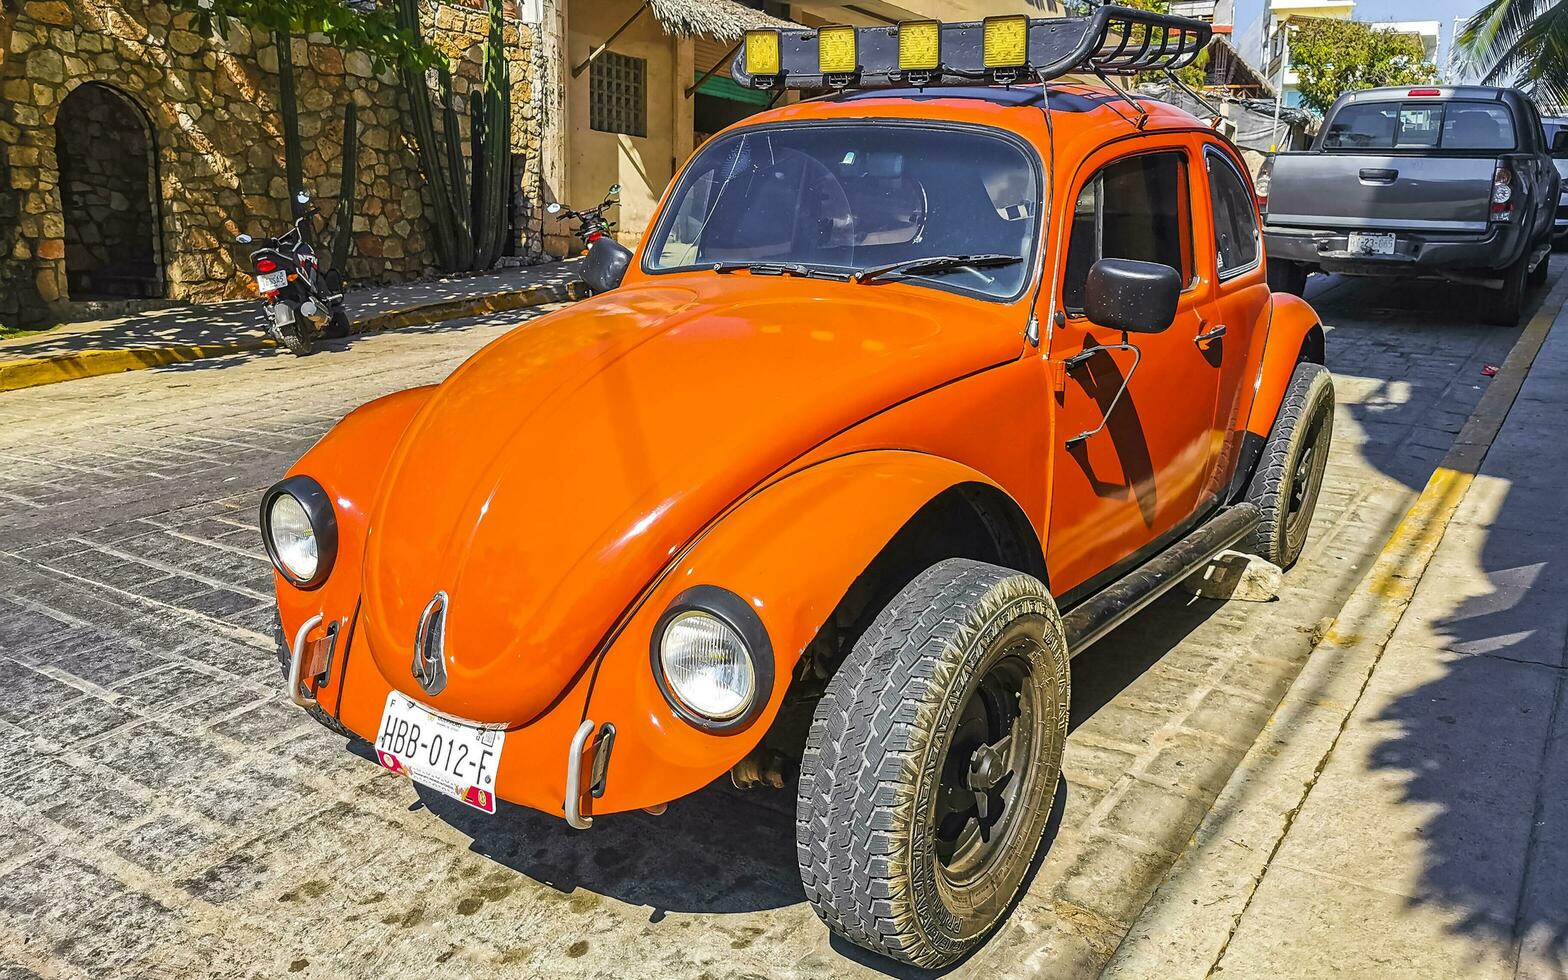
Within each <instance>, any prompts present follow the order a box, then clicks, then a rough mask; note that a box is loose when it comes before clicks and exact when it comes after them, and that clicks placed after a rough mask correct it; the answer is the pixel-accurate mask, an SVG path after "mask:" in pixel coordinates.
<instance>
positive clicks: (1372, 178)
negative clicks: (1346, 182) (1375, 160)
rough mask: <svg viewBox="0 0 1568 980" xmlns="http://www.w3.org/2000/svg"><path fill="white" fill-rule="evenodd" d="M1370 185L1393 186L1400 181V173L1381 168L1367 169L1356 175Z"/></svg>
mask: <svg viewBox="0 0 1568 980" xmlns="http://www.w3.org/2000/svg"><path fill="white" fill-rule="evenodd" d="M1356 176H1357V177H1360V178H1361V179H1362V180H1364V181H1366V182H1367V183H1369V184H1392V183H1393V182H1394V181H1395V180H1397V179H1399V171H1397V170H1387V169H1383V168H1381V167H1366V168H1363V169H1362V170H1361V171H1360V172H1359V173H1357V174H1356Z"/></svg>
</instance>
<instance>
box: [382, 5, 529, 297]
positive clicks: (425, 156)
mask: <svg viewBox="0 0 1568 980" xmlns="http://www.w3.org/2000/svg"><path fill="white" fill-rule="evenodd" d="M486 7H487V10H488V12H489V25H488V30H487V32H486V37H485V46H484V87H483V88H482V89H481V90H480V91H479V92H476V93H474V94H473V95H472V96H471V104H470V108H471V111H472V129H471V135H472V139H471V144H470V145H471V147H472V152H471V154H470V161H469V166H466V167H465V166H464V161H463V150H462V145H461V139H462V137H461V130H460V129H459V128H458V117H457V109H456V106H455V105H454V103H453V96H452V75H451V73H450V72H449V71H448V70H447V69H445V68H441V69H438V70H437V72H436V77H437V84H438V85H439V88H440V91H439V93H438V95H439V98H440V103H441V116H442V119H441V122H442V125H441V130H440V132H439V133H438V132H437V130H436V125H435V112H434V109H433V108H432V102H433V101H434V99H433V98H432V95H431V92H430V86H429V83H428V82H427V80H426V78H425V76H424V75H422V74H416V73H415V72H412V71H409V70H407V69H402V70H401V71H400V77H401V81H402V84H403V90H404V92H405V93H406V94H407V95H408V102H409V108H410V111H411V113H412V118H413V121H414V139H415V142H416V143H417V144H418V149H419V164H420V169H421V170H423V171H424V174H425V181H426V186H427V187H428V188H429V193H430V198H431V201H430V208H429V212H430V221H431V225H432V227H433V230H434V232H435V236H434V237H435V243H436V257H437V260H438V261H439V262H440V264H441V265H442V267H443V268H445V269H447V270H449V271H454V272H456V271H465V270H478V269H487V268H489V267H490V266H491V265H493V264H494V263H495V260H496V259H497V258H499V257H500V254H501V250H502V247H503V246H504V244H505V242H504V241H503V239H504V235H505V225H506V203H507V201H506V191H507V185H508V183H509V182H508V179H507V177H508V174H507V161H508V159H509V157H510V153H511V89H512V84H511V68H510V66H509V65H508V63H507V60H506V48H505V44H504V43H503V40H502V19H501V0H487V3H486ZM397 12H398V23H399V26H401V27H404V28H405V29H408V30H412V31H416V32H417V31H418V30H419V0H397ZM470 174H471V175H472V178H471V179H470Z"/></svg>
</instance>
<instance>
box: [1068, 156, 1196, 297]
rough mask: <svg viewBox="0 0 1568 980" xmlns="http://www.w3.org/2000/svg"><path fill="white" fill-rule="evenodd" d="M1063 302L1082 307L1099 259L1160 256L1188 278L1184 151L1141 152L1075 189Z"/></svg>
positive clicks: (1189, 253)
mask: <svg viewBox="0 0 1568 980" xmlns="http://www.w3.org/2000/svg"><path fill="white" fill-rule="evenodd" d="M1071 234H1072V237H1071V238H1070V239H1069V241H1068V246H1067V267H1066V269H1065V271H1064V274H1063V282H1062V302H1063V304H1064V305H1065V306H1066V307H1067V309H1068V310H1071V311H1073V312H1081V311H1082V310H1083V295H1084V286H1085V285H1086V283H1087V282H1088V279H1089V269H1090V267H1092V266H1093V265H1094V263H1096V262H1098V261H1099V260H1100V259H1137V260H1138V261H1140V262H1159V263H1161V264H1163V265H1168V266H1170V267H1172V268H1174V269H1175V270H1176V271H1177V272H1179V273H1181V278H1182V282H1184V283H1189V284H1190V283H1191V282H1192V281H1193V278H1194V277H1193V267H1192V212H1191V204H1190V198H1189V195H1188V184H1187V155H1186V154H1185V153H1181V152H1179V151H1177V152H1168V153H1146V154H1143V155H1140V156H1136V157H1131V158H1129V159H1126V160H1119V161H1117V162H1116V163H1113V164H1111V165H1110V166H1108V167H1106V168H1105V169H1104V170H1101V171H1100V172H1099V173H1097V174H1095V175H1094V177H1093V178H1092V179H1091V180H1090V181H1089V183H1087V184H1085V185H1084V188H1083V190H1082V191H1080V192H1079V194H1078V201H1077V204H1076V206H1075V207H1074V210H1073V227H1072V233H1071Z"/></svg>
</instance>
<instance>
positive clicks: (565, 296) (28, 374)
mask: <svg viewBox="0 0 1568 980" xmlns="http://www.w3.org/2000/svg"><path fill="white" fill-rule="evenodd" d="M585 295H587V293H586V291H585V289H584V288H583V285H582V283H580V282H577V281H575V280H574V281H572V282H569V283H566V284H564V285H548V286H528V287H526V288H523V289H509V290H506V291H504V292H499V293H490V294H488V295H485V296H475V297H471V298H465V299H452V300H441V301H439V302H435V303H422V304H419V305H417V306H406V307H402V308H399V309H395V310H386V311H384V312H381V313H375V314H372V315H370V316H368V317H366V318H364V319H363V320H356V321H354V324H353V327H352V329H351V331H350V332H351V334H353V335H355V336H358V335H360V334H369V333H379V332H381V331H383V330H396V329H398V328H401V327H422V326H427V325H429V324H432V323H440V322H442V321H444V320H455V319H457V318H458V317H465V316H480V315H482V314H485V313H504V312H506V311H508V310H520V309H526V308H528V307H532V306H543V305H545V304H546V303H565V302H571V301H574V300H579V299H582V298H583V297H584V296H585ZM276 346H277V343H276V342H275V341H273V340H272V339H271V338H270V337H245V338H241V339H239V340H235V341H232V342H230V343H225V344H167V345H164V346H162V347H132V348H118V349H115V348H110V349H101V350H83V351H74V352H72V353H70V354H56V355H54V356H53V357H29V358H23V359H19V360H14V361H0V392H7V391H19V390H21V389H23V388H35V387H37V386H39V385H49V384H58V383H60V382H63V381H76V380H79V379H81V378H93V377H98V376H101V375H105V374H120V373H122V372H125V371H139V370H141V369H143V368H153V367H164V366H166V365H169V364H183V363H186V362H187V361H196V360H201V359H203V358H208V357H224V356H226V355H229V354H243V353H247V352H249V351H256V350H264V349H266V348H269V347H276Z"/></svg>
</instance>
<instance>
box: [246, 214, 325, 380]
mask: <svg viewBox="0 0 1568 980" xmlns="http://www.w3.org/2000/svg"><path fill="white" fill-rule="evenodd" d="M320 213H321V210H320V209H319V208H317V207H316V206H315V205H313V204H311V203H310V195H309V194H307V193H305V192H304V191H301V192H300V193H299V195H298V196H297V197H296V198H295V203H294V215H295V217H294V227H293V228H291V229H289V230H288V231H286V232H284V233H283V234H282V235H280V236H279V237H277V238H252V237H251V236H250V235H247V234H241V235H239V236H237V237H236V238H235V241H236V242H238V243H239V244H241V245H257V246H259V247H258V248H257V249H256V250H255V251H254V252H252V253H251V256H250V261H251V266H252V267H253V268H254V269H255V274H256V292H258V293H259V294H261V298H262V301H263V302H264V303H265V304H266V313H265V317H266V328H267V333H268V334H269V335H271V337H272V339H274V340H276V341H277V342H278V343H279V344H280V345H282V346H283V347H286V348H288V350H289V353H291V354H294V355H295V356H297V357H304V356H305V355H306V354H309V353H310V352H311V351H312V350H313V349H314V347H315V342H316V339H317V338H318V337H346V336H348V333H349V319H348V312H347V311H346V310H345V309H344V308H343V289H342V283H341V276H339V275H338V274H337V273H335V272H333V273H327V274H323V273H322V271H321V263H320V261H319V260H318V259H317V258H316V252H315V250H314V249H312V248H311V247H310V243H309V242H308V241H306V240H305V230H306V223H307V222H308V221H309V220H310V219H311V218H312V217H313V216H315V215H318V214H320Z"/></svg>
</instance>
